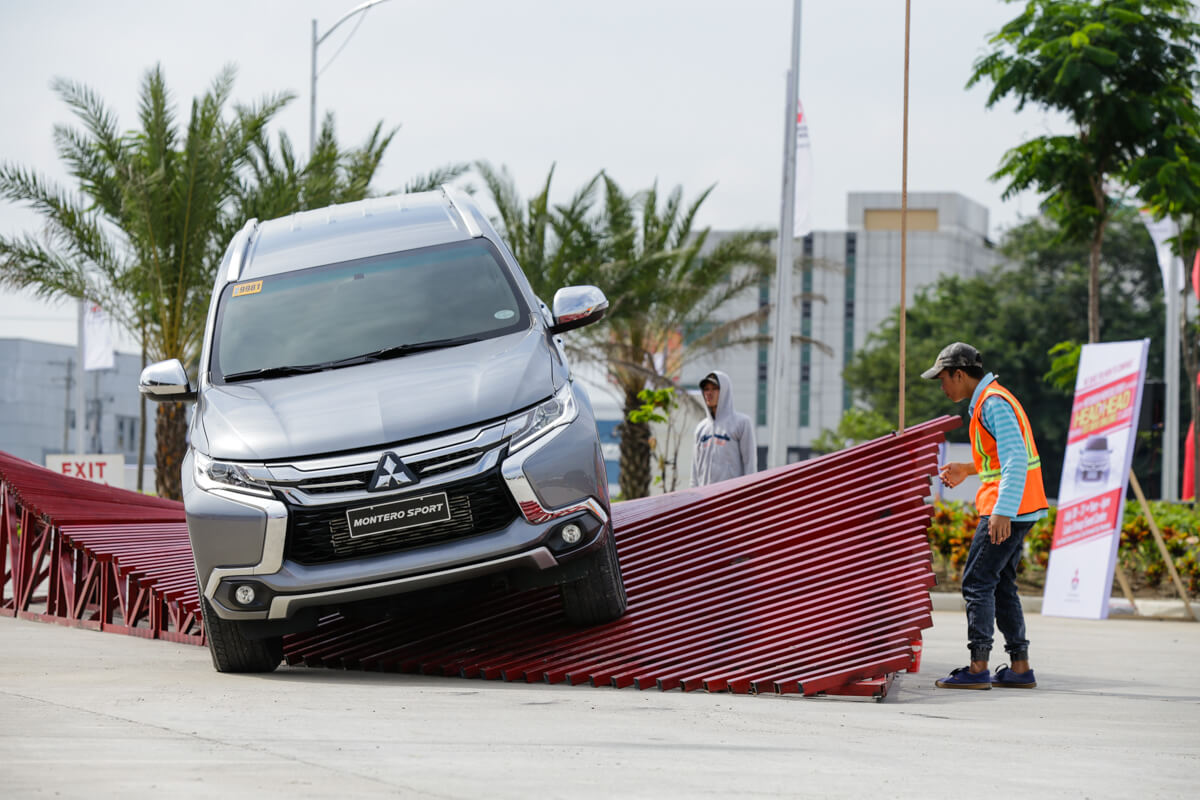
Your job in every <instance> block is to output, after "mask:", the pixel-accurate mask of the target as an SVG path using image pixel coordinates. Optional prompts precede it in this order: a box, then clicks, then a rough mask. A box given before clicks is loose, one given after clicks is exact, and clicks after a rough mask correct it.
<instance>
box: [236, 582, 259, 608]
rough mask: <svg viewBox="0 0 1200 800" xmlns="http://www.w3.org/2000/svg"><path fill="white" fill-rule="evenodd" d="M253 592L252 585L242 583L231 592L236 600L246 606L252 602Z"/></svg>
mask: <svg viewBox="0 0 1200 800" xmlns="http://www.w3.org/2000/svg"><path fill="white" fill-rule="evenodd" d="M254 597H255V592H254V587H253V586H250V585H248V584H244V583H243V584H242V585H241V586H239V587H237V589H235V590H234V592H233V599H234V600H237V601H238V602H239V603H241V604H242V605H244V606H248V605H250V604H251V603H253V602H254Z"/></svg>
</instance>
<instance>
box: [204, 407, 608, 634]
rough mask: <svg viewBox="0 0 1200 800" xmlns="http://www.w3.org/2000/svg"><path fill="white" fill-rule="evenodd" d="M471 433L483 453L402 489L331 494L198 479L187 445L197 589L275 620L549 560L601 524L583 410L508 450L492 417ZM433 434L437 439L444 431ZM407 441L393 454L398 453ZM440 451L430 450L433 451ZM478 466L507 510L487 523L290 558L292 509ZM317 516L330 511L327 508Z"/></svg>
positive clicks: (220, 609)
mask: <svg viewBox="0 0 1200 800" xmlns="http://www.w3.org/2000/svg"><path fill="white" fill-rule="evenodd" d="M475 433H476V435H475V436H474V438H473V439H472V440H471V441H469V442H467V443H468V444H471V445H472V446H473V448H474V451H477V452H482V453H483V455H482V456H481V457H480V458H479V459H478V460H477V461H476V462H474V463H472V464H470V465H468V466H466V467H462V468H459V469H452V470H450V471H448V472H442V473H440V474H438V475H436V476H434V477H433V478H430V479H428V480H426V479H424V478H423V479H422V480H421V481H420V482H419V483H417V484H414V485H412V486H410V487H406V490H405V491H402V492H392V493H378V494H366V493H356V492H353V491H351V492H349V493H346V492H342V493H336V492H335V493H334V496H333V499H332V501H331V500H330V499H329V495H324V496H322V495H318V494H311V493H306V492H305V486H304V485H298V486H288V487H285V489H283V490H280V489H279V488H278V487H276V491H275V495H276V496H275V497H273V498H266V497H258V496H253V495H249V494H244V493H240V492H237V491H234V490H232V489H224V488H214V487H212V486H207V487H205V488H201V487H200V486H199V485H197V483H196V481H195V480H194V478H193V468H192V457H191V455H190V454H189V457H188V458H187V459H186V460H185V463H184V468H183V472H184V476H183V477H184V502H185V507H186V511H187V519H188V530H189V534H190V537H191V543H192V551H193V554H194V556H195V560H196V571H197V575H198V576H199V579H200V583H201V589H202V591H203V593H204V595H205V596H206V597H207V598H208V600H209V602H210V603H211V605H212V606H213V608H214V610H215V611H216V613H217V614H218V615H220V616H221V617H222V618H224V619H229V620H245V621H265V622H276V621H285V620H288V619H289V618H292V617H294V616H295V615H296V614H297V613H298V612H299V611H301V610H303V609H310V608H313V607H336V606H339V605H342V604H345V603H350V602H355V601H359V600H364V599H370V598H378V597H386V596H389V595H394V594H402V593H405V592H409V591H415V590H418V589H423V588H427V587H431V586H437V585H442V584H448V583H455V582H458V581H463V580H468V579H471V578H476V577H481V576H486V575H494V574H499V573H506V572H511V571H514V570H515V571H525V572H534V573H547V572H549V571H554V570H559V569H560V568H562V567H564V566H565V565H567V564H569V563H570V562H571V561H572V560H574V559H576V558H578V557H579V556H582V555H584V554H586V553H589V552H592V551H593V550H594V549H595V548H596V547H598V546H599V545H600V544H601V543H602V542H603V541H604V537H605V536H609V535H611V528H610V526H609V525H608V520H609V517H608V509H607V497H606V494H605V490H606V487H607V481H606V478H605V476H604V472H603V461H602V460H601V457H600V453H599V446H598V444H597V443H596V436H595V423H594V421H593V420H592V418H591V415H590V410H589V413H582V414H581V415H580V417H579V418H577V419H576V420H575V421H573V422H572V423H570V424H569V425H565V426H563V427H561V428H559V429H557V430H555V431H552V432H551V433H549V434H547V435H546V436H544V437H543V438H541V439H539V440H537V441H535V442H533V443H531V444H530V445H528V446H526V447H525V448H523V449H522V450H520V451H519V452H517V453H515V454H513V455H511V456H508V455H507V450H506V445H505V443H503V442H499V443H498V444H496V446H492V445H493V444H495V426H493V427H492V428H485V429H482V430H481V431H478V432H475ZM458 438H459V440H460V441H459V442H457V443H455V444H454V445H451V446H450V449H453V447H455V446H459V445H461V444H462V443H463V442H462V440H463V437H462V436H459V437H458ZM479 442H483V444H482V445H479ZM426 444H428V443H426ZM435 444H439V445H444V440H440V441H439V442H436V443H435ZM445 449H447V448H446V447H441V448H440V450H445ZM414 450H415V448H408V449H407V450H404V451H399V454H400V456H401V457H402V458H406V459H407V458H409V457H411V456H412V455H413V451H414ZM440 450H439V452H438V453H435V455H436V456H437V458H440V459H441V460H442V461H445V460H446V457H445V456H444V454H440ZM429 452H431V451H430V450H429V449H426V450H425V451H424V453H426V454H428V453H429ZM364 457H365V461H364ZM372 458H374V459H376V460H377V458H378V457H377V456H376V455H375V454H373V453H372V454H365V456H359V457H358V459H359V461H360V462H362V463H366V464H367V466H369V467H370V468H373V467H374V463H372V462H371V459H372ZM331 461H341V462H344V461H346V459H345V458H343V459H332V460H331ZM273 467H274V474H284V475H286V470H285V469H281V468H280V467H279V465H273ZM332 468H336V469H341V468H342V466H338V465H335V466H334V467H331V469H332ZM597 469H598V470H599V472H598V473H597ZM310 474H311V473H310ZM488 474H490V475H493V476H495V478H496V480H497V481H498V482H499V485H501V486H502V487H503V490H504V491H506V492H507V493H508V494H509V495H511V497H510V498H509V499H511V503H512V509H513V510H512V515H511V521H510V522H508V523H507V524H504V525H502V526H501V527H499V528H496V529H494V530H488V531H486V532H482V533H473V534H472V535H467V536H463V537H462V538H452V539H449V540H445V541H437V542H433V543H430V544H421V545H420V546H413V547H408V548H404V549H400V550H398V551H395V552H379V553H370V554H367V555H362V554H357V553H350V554H348V555H343V556H341V557H337V558H335V559H333V560H329V561H325V562H323V563H303V562H302V561H301V560H299V559H296V558H293V557H291V555H292V554H291V553H290V552H289V549H290V546H289V524H290V522H292V523H293V527H294V520H293V518H294V517H297V516H298V514H297V513H296V512H297V511H298V510H303V511H304V512H305V513H307V512H310V511H312V510H314V509H316V510H320V509H325V510H326V511H334V512H336V511H337V510H338V509H341V508H344V507H346V506H347V505H351V506H352V505H356V504H357V505H362V504H371V503H378V502H381V501H389V500H395V499H398V498H403V497H405V496H412V495H417V494H423V493H427V492H430V491H437V490H447V491H452V490H453V487H454V486H455V485H458V484H460V483H461V482H462V481H464V480H470V479H475V480H479V479H480V476H484V475H488ZM306 485H307V486H311V485H312V484H311V483H310V484H306ZM326 485H334V484H332V483H329V484H326ZM328 516H330V517H331V518H332V517H336V513H331V514H329V515H328ZM569 522H576V523H578V524H579V525H580V527H581V528H583V529H584V531H585V532H586V535H585V536H584V537H583V539H582V540H581V541H579V542H577V543H575V544H574V545H567V544H566V543H565V542H563V540H562V538H561V536H560V535H559V534H560V532H561V529H562V527H563V526H564V525H565V524H567V523H569ZM308 560H309V561H311V560H312V559H311V558H309V559H308ZM246 584H248V585H250V586H252V587H253V588H255V590H256V591H255V597H256V599H255V601H254V602H253V603H250V604H241V603H239V602H238V601H237V600H236V599H235V591H236V589H237V588H238V587H239V586H241V585H246Z"/></svg>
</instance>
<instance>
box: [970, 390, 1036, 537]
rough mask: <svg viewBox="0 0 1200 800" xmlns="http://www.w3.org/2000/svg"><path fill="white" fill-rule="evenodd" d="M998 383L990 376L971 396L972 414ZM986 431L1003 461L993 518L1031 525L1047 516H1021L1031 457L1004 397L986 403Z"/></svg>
mask: <svg viewBox="0 0 1200 800" xmlns="http://www.w3.org/2000/svg"><path fill="white" fill-rule="evenodd" d="M994 380H996V376H995V375H993V374H992V373H990V372H989V373H988V374H986V375H984V376H983V380H981V381H980V382H979V385H978V386H976V387H975V393H974V394H972V395H971V405H970V406H969V407H968V409H969V412H970V413H972V414H974V413H975V404H976V403H978V402H979V395H980V393H981V392H983V390H984V389H985V388H987V385H988V384H989V383H991V382H992V381H994ZM979 421H980V422H981V423H983V427H984V428H985V429H986V430H987V432H988V433H990V434H991V435H992V436H993V437H995V439H996V454H997V455H998V456H999V457H1000V492H999V496H998V497H997V498H996V507H995V508H994V509H992V513H993V514H999V515H1001V516H1004V517H1011V518H1012V519H1014V520H1016V521H1017V522H1028V521H1030V520H1035V519H1041V518H1042V517H1044V516H1046V510H1045V509H1041V510H1038V511H1031V512H1030V513H1028V514H1017V510H1018V509H1019V508H1020V507H1021V497H1022V495H1024V494H1025V476H1026V475H1027V474H1028V471H1029V456H1028V454H1027V453H1026V452H1025V441H1024V439H1023V438H1022V437H1021V426H1020V425H1018V424H1017V413H1016V412H1015V411H1013V407H1012V406H1011V405H1009V403H1008V401H1007V400H1005V399H1004V398H1003V397H997V396H996V395H992V396H991V397H989V398H988V399H987V400H985V401H983V408H982V409H981V410H980V420H979Z"/></svg>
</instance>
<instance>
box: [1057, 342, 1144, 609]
mask: <svg viewBox="0 0 1200 800" xmlns="http://www.w3.org/2000/svg"><path fill="white" fill-rule="evenodd" d="M1149 350H1150V340H1149V339H1142V340H1140V341H1133V342H1104V343H1100V344H1087V345H1084V346H1083V351H1082V352H1081V353H1080V356H1079V374H1078V376H1077V377H1076V379H1075V402H1074V404H1073V405H1072V407H1071V426H1070V430H1069V432H1068V433H1067V451H1066V453H1065V454H1064V455H1063V471H1062V480H1061V482H1060V483H1059V489H1058V516H1057V517H1056V519H1055V521H1054V540H1053V542H1052V543H1051V545H1050V563H1049V565H1048V566H1047V568H1046V591H1045V595H1044V597H1043V599H1042V613H1043V614H1048V615H1051V616H1056V617H1080V618H1083V619H1104V618H1105V617H1107V616H1108V598H1109V595H1110V594H1111V593H1112V580H1113V568H1114V567H1115V566H1116V558H1117V547H1118V545H1119V544H1120V540H1121V521H1122V519H1123V514H1124V510H1125V487H1126V485H1127V484H1128V481H1129V468H1130V465H1131V464H1132V461H1133V444H1134V437H1135V436H1136V434H1137V419H1138V409H1139V408H1140V407H1141V402H1142V385H1143V383H1144V381H1145V377H1146V356H1147V353H1148V352H1149Z"/></svg>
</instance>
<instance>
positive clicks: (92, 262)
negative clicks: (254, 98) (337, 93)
mask: <svg viewBox="0 0 1200 800" xmlns="http://www.w3.org/2000/svg"><path fill="white" fill-rule="evenodd" d="M233 80H234V69H233V68H232V67H226V68H225V69H223V70H222V71H221V72H220V73H219V74H218V75H217V77H216V79H214V81H213V83H212V85H211V86H210V87H209V89H208V91H207V92H206V93H205V94H204V95H203V96H202V97H199V98H196V99H194V100H193V101H192V105H191V114H190V116H189V118H188V121H187V125H186V127H185V128H183V129H181V128H180V126H179V124H178V122H177V119H176V112H175V109H174V107H173V104H172V103H171V97H170V93H169V92H168V90H167V86H166V80H165V78H164V76H163V73H162V70H161V68H160V67H158V66H155V67H153V68H151V69H150V70H148V71H147V72H146V75H145V77H144V78H143V81H142V86H141V91H140V97H139V109H138V117H139V123H140V127H139V129H138V130H135V131H128V132H125V133H121V132H119V130H118V125H117V119H116V117H115V116H114V115H113V113H112V112H111V111H110V110H109V109H108V108H107V107H106V106H105V104H104V103H103V101H102V100H101V99H100V97H99V96H98V95H96V93H95V92H93V91H92V90H90V89H89V88H87V87H86V86H83V85H82V84H78V83H75V82H71V81H67V80H63V79H58V80H56V81H55V82H54V84H53V89H54V90H55V92H57V93H58V95H59V96H60V97H61V98H62V99H63V101H64V102H65V103H66V104H67V105H68V106H69V107H70V108H71V110H72V112H73V113H74V114H75V116H76V118H77V119H78V120H79V122H80V123H82V129H79V128H72V127H68V126H63V125H60V126H56V127H55V130H54V140H55V144H56V146H57V149H58V154H59V158H61V159H62V160H63V162H65V164H66V165H67V167H68V170H69V172H70V174H71V176H72V177H73V178H74V179H75V180H76V182H77V186H76V191H75V192H74V193H68V192H67V191H65V190H63V189H62V188H60V187H58V186H56V185H54V184H51V183H49V182H48V181H46V180H45V179H43V178H41V177H40V176H38V175H36V174H35V173H33V172H32V171H30V170H28V169H25V168H22V167H20V166H15V165H11V164H4V165H0V193H2V194H3V196H5V197H6V198H8V199H9V200H12V201H16V202H21V203H25V204H28V205H30V206H32V207H33V208H34V210H36V211H37V212H38V213H40V214H41V216H42V217H43V220H44V222H45V233H44V234H43V236H42V237H36V236H33V235H31V234H28V233H27V234H25V235H23V236H19V237H15V238H11V239H9V238H0V281H3V282H4V283H5V284H7V285H10V286H15V287H28V288H31V289H33V291H34V293H35V294H37V295H40V296H44V297H88V298H90V299H92V300H95V301H97V302H99V303H100V304H101V305H102V306H104V308H105V309H106V310H107V311H108V312H109V313H110V314H111V315H112V316H113V317H114V318H115V319H116V320H117V321H118V322H119V323H120V324H122V325H123V326H124V327H125V328H126V329H128V330H130V331H138V332H144V340H143V347H144V349H145V351H146V354H147V356H148V357H149V358H151V359H155V360H158V359H164V358H179V359H180V360H181V361H183V363H184V364H188V365H193V364H194V363H195V361H196V359H197V356H198V355H199V350H200V340H201V338H202V335H203V328H204V322H205V317H206V314H207V306H208V295H209V292H210V290H211V287H212V280H213V275H214V270H215V269H216V266H217V264H218V263H219V261H220V257H221V251H222V248H223V245H224V242H223V241H221V239H220V238H219V236H218V235H219V233H220V232H221V229H222V225H223V223H224V220H225V216H226V214H227V202H226V201H227V199H228V197H229V191H230V188H231V187H232V186H233V185H234V182H235V177H236V174H237V171H238V170H239V168H240V167H241V166H242V164H243V163H244V162H245V160H246V158H247V154H248V148H249V144H250V142H251V141H252V140H253V139H254V137H255V136H256V135H258V134H259V132H260V131H261V130H262V129H263V127H264V126H265V125H266V124H267V122H268V121H269V120H270V119H271V117H272V116H273V115H274V114H275V112H276V111H278V110H279V109H280V108H281V107H282V106H283V105H284V104H285V103H286V102H287V101H288V100H289V99H290V98H291V96H290V95H288V94H279V95H274V96H269V97H266V98H264V99H263V100H261V101H260V102H259V103H257V104H254V105H251V106H241V105H238V106H236V107H235V108H234V110H233V113H232V115H227V114H226V105H227V103H228V101H229V95H230V92H231V90H232V87H233ZM185 427H186V422H185V408H184V406H183V404H181V403H163V404H162V405H160V406H159V407H158V417H157V422H156V433H157V437H158V438H157V451H156V454H157V467H158V470H157V472H158V481H157V483H158V485H157V489H158V492H159V494H161V495H163V496H167V497H175V498H178V497H179V496H180V487H179V466H180V461H181V458H182V454H183V452H184V447H185V441H184V440H185Z"/></svg>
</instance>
